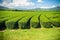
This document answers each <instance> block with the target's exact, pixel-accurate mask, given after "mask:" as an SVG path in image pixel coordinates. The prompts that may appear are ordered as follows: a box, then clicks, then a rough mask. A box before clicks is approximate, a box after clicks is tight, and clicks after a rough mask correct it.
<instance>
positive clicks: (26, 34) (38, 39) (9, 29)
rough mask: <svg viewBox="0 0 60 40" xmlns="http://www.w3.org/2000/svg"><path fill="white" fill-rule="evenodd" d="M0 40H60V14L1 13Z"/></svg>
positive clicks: (50, 12) (47, 12)
mask: <svg viewBox="0 0 60 40" xmlns="http://www.w3.org/2000/svg"><path fill="white" fill-rule="evenodd" d="M2 30H3V31H2ZM0 40H60V12H57V11H29V12H27V11H0Z"/></svg>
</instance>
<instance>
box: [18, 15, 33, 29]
mask: <svg viewBox="0 0 60 40" xmlns="http://www.w3.org/2000/svg"><path fill="white" fill-rule="evenodd" d="M31 17H32V16H26V17H24V18H23V19H21V20H20V21H19V22H18V25H19V28H22V29H29V28H30V20H31Z"/></svg>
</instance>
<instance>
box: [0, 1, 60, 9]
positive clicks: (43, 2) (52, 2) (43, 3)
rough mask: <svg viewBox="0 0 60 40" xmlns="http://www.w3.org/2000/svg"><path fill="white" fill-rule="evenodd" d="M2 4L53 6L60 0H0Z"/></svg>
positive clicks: (32, 6)
mask: <svg viewBox="0 0 60 40" xmlns="http://www.w3.org/2000/svg"><path fill="white" fill-rule="evenodd" d="M0 6H5V7H8V8H15V9H34V8H53V7H56V6H60V0H0Z"/></svg>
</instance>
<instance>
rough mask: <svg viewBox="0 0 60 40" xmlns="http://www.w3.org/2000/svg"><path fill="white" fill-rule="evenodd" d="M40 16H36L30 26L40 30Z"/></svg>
mask: <svg viewBox="0 0 60 40" xmlns="http://www.w3.org/2000/svg"><path fill="white" fill-rule="evenodd" d="M38 17H39V15H35V16H34V17H32V19H31V21H30V26H31V27H33V28H40V27H41V26H40V22H39V21H40V20H39V19H38Z"/></svg>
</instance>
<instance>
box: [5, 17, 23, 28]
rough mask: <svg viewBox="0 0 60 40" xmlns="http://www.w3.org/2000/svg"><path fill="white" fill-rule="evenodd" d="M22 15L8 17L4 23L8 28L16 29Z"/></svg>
mask: <svg viewBox="0 0 60 40" xmlns="http://www.w3.org/2000/svg"><path fill="white" fill-rule="evenodd" d="M22 18H23V17H22V16H18V17H16V18H13V19H10V20H8V21H6V23H5V25H6V27H7V28H8V29H18V28H19V27H18V21H19V20H21V19H22Z"/></svg>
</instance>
